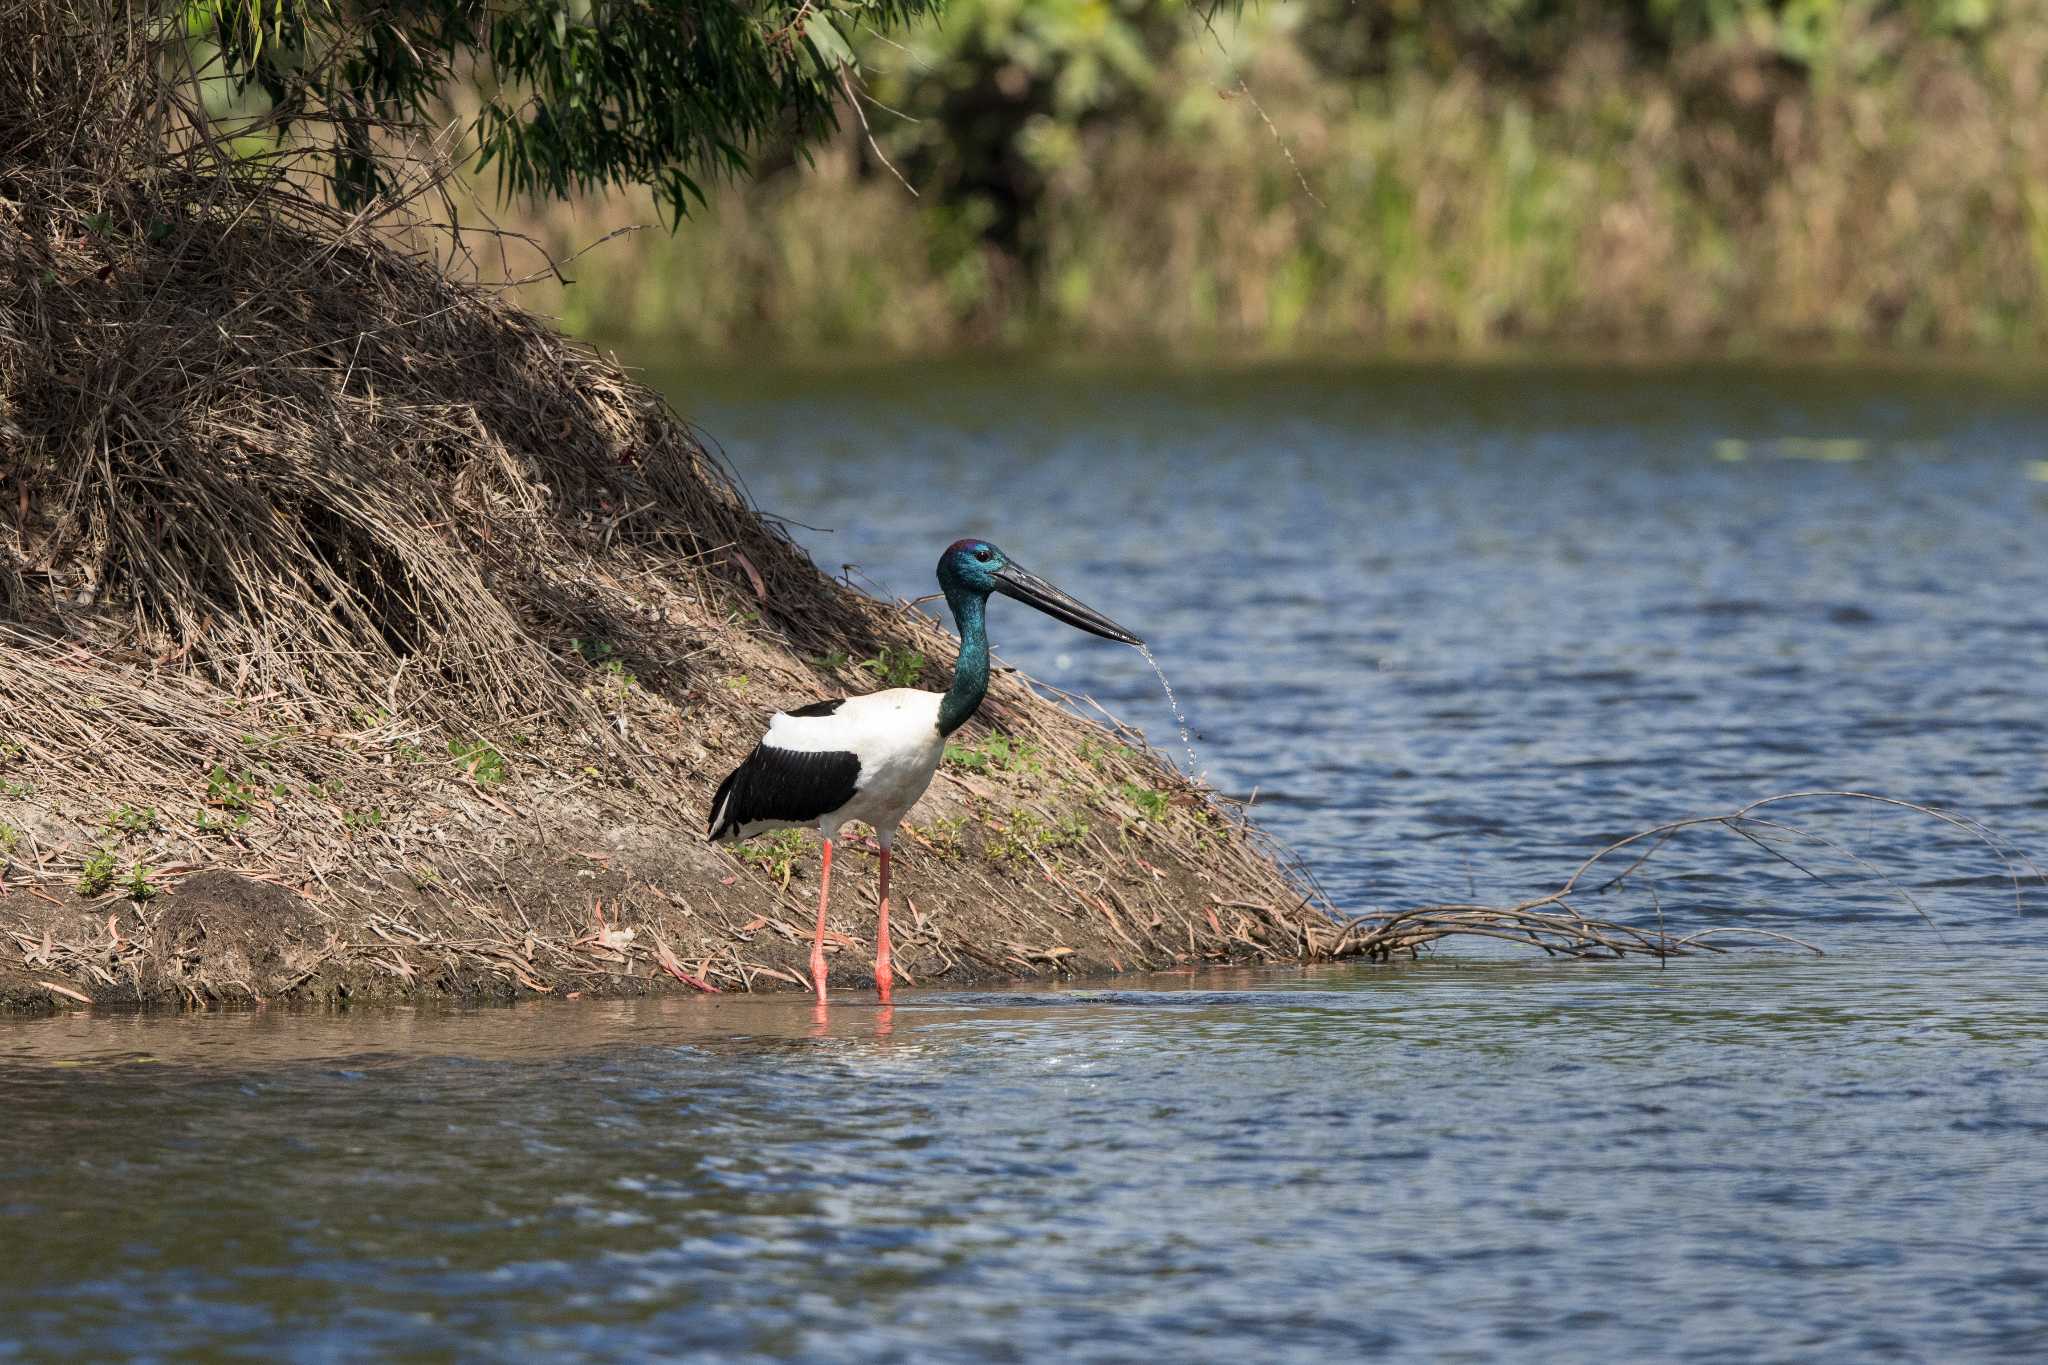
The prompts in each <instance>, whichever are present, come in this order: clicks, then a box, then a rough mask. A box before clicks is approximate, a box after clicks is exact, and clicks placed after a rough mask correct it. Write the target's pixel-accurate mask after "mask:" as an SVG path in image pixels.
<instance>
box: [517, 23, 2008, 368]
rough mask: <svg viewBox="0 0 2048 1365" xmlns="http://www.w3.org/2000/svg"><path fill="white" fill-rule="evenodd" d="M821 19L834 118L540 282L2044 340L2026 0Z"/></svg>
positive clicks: (607, 301)
mask: <svg viewBox="0 0 2048 1365" xmlns="http://www.w3.org/2000/svg"><path fill="white" fill-rule="evenodd" d="M845 27H847V29H848V31H849V33H850V34H851V35H852V41H853V42H854V43H855V45H856V47H857V56H858V60H859V63H860V69H861V70H862V72H863V74H864V93H863V95H862V97H861V99H860V105H859V108H858V110H854V109H851V108H843V109H842V116H841V119H840V127H839V131H838V132H837V134H836V135H833V136H832V137H831V138H829V139H828V140H827V141H825V142H824V143H823V144H821V145H817V146H814V147H813V148H812V149H811V150H810V152H809V153H808V154H807V155H806V154H802V153H799V152H797V151H795V150H794V149H781V150H778V149H777V148H775V147H774V146H773V145H770V146H768V147H766V148H765V149H763V150H762V151H761V152H760V153H759V154H758V155H757V157H756V159H755V167H754V169H755V174H754V175H753V176H752V177H750V178H748V179H746V180H744V181H740V182H735V183H732V184H727V185H724V186H721V187H718V188H715V189H712V190H711V191H710V192H709V197H708V201H707V202H705V203H704V204H702V205H701V206H699V207H697V208H696V209H695V210H694V212H693V216H692V217H691V218H690V220H689V221H687V222H685V223H684V224H683V225H682V227H681V228H680V230H679V231H677V232H675V233H674V234H673V235H671V234H670V233H669V232H668V231H667V230H666V228H665V227H659V226H657V227H655V228H654V229H653V230H650V231H644V232H639V233H634V234H631V235H629V236H626V237H624V238H621V239H618V240H614V241H611V242H608V243H606V244H604V245H603V246H602V247H600V248H598V249H597V250H596V251H595V252H593V253H592V254H590V255H586V256H584V257H583V258H581V259H580V260H579V261H577V262H575V263H574V264H573V265H572V266H570V267H569V268H568V269H567V272H566V273H568V274H569V275H570V276H571V277H572V278H573V280H574V283H573V284H571V285H569V286H567V287H563V286H562V285H560V284H558V283H556V282H554V281H552V280H549V281H546V282H543V283H539V284H534V285H530V286H527V287H525V290H524V292H525V295H526V298H527V301H528V302H530V303H531V304H533V305H535V306H538V307H540V308H542V309H544V310H547V311H551V312H554V313H557V314H559V315H560V316H562V317H563V319H564V320H565V322H566V323H567V324H568V325H569V326H570V327H571V328H573V329H575V330H579V331H582V332H585V333H588V334H593V335H598V336H603V337H608V338H614V339H637V338H662V339H665V340H667V341H668V342H671V343H673V344H676V345H681V346H687V347H700V348H728V347H742V346H744V347H751V348H760V347H773V348H781V349H788V350H796V351H830V350H836V349H839V348H844V347H859V348H863V349H874V348H889V349H897V350H905V351H934V350H943V349H948V348H954V347H960V346H967V345H1001V346H1065V345H1085V346H1092V347H1103V348H1124V347H1148V346H1157V345H1162V344H1164V345H1169V346H1172V347H1175V348H1184V349H1190V350H1204V349H1212V350H1227V351H1231V352H1245V351H1255V352H1260V353H1288V352H1300V351H1320V350H1333V349H1342V350H1372V349H1388V348H1397V347H1406V348H1429V349H1485V348H1497V347H1514V346H1517V345H1527V344H1534V343H1538V342H1541V343H1543V344H1546V345H1548V344H1556V343H1560V342H1562V343H1570V344H1574V345H1580V346H1584V347H1587V348H1603V349H1682V350H1729V349H1733V350H1751V349H1762V348H1786V347H1805V348H1811V347H1822V348H1829V349H1842V348H1872V347H1882V348H1902V349H1921V348H1943V349H1974V350H1982V349H1987V348H1990V349H2030V348H2034V347H2038V346H2039V345H2041V344H2042V343H2043V341H2044V340H2048V116H2044V113H2043V101H2042V83H2043V79H2044V76H2048V0H2005V3H1993V0H1439V2H1434V3H1423V0H1268V3H1264V4H1253V5H1246V6H1244V7H1243V8H1242V9H1240V10H1236V11H1234V12H1233V10H1232V9H1231V8H1230V7H1228V6H1226V7H1224V8H1223V9H1221V10H1218V11H1214V12H1211V11H1210V10H1209V8H1208V7H1207V6H1196V5H1190V4H1187V3H1183V2H1181V0H951V3H950V4H947V5H946V6H945V7H944V14H943V16H942V18H940V19H939V20H938V21H936V22H934V21H932V20H929V19H927V20H922V21H919V22H915V23H912V24H910V25H909V26H908V27H895V28H890V29H888V31H886V32H884V31H882V29H881V28H878V27H875V26H869V25H866V24H855V25H848V26H845ZM913 190H914V191H915V193H913V192H912V191H913ZM511 214H512V225H514V226H518V227H520V228H522V229H524V230H526V231H528V232H531V233H532V234H533V235H534V236H535V237H536V238H537V239H538V240H540V241H542V242H544V243H545V244H546V245H547V247H548V249H549V250H550V251H551V252H553V253H555V254H556V255H558V256H567V255H568V254H569V253H571V252H573V251H575V250H576V249H578V248H579V247H582V246H585V245H587V244H588V243H589V242H591V241H592V240H594V239H595V238H597V237H599V236H601V235H603V234H604V233H606V232H608V231H610V230H612V229H614V228H617V227H620V226H623V225H626V224H629V223H633V222H644V223H650V224H653V223H658V221H659V219H660V215H659V213H658V212H657V210H656V207H655V206H654V204H653V203H652V201H651V200H650V199H649V198H648V197H647V195H646V194H645V192H644V191H643V192H632V191H627V192H620V193H615V194H613V195H610V196H606V197H590V196H586V197H582V198H572V199H571V200H569V201H568V202H567V203H550V204H536V205H529V206H525V207H518V206H515V207H514V208H512V210H511Z"/></svg>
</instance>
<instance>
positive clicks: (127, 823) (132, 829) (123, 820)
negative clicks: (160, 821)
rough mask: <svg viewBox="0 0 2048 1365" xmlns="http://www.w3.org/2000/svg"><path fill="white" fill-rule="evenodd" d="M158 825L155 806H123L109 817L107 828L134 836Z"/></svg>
mask: <svg viewBox="0 0 2048 1365" xmlns="http://www.w3.org/2000/svg"><path fill="white" fill-rule="evenodd" d="M156 825H157V820H156V807H155V806H123V807H121V808H120V809H119V810H117V811H115V812H114V813H113V814H112V815H110V816H108V817H107V828H108V829H109V830H112V831H114V832H115V833H118V834H125V835H127V836H129V837H130V838H133V837H134V836H136V835H139V834H147V833H149V832H150V831H151V830H153V829H155V828H156Z"/></svg>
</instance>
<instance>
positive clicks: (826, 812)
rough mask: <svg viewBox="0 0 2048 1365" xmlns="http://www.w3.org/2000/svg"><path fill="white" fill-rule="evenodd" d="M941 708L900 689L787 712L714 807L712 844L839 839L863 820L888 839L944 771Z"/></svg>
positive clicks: (927, 695)
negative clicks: (796, 834) (799, 833)
mask: <svg viewBox="0 0 2048 1365" xmlns="http://www.w3.org/2000/svg"><path fill="white" fill-rule="evenodd" d="M941 700H942V697H941V695H940V694H939V693H937V692H925V691H921V690H919V689H917V688H911V687H892V688H890V689H888V690H887V691H883V692H871V693H869V694H868V695H866V696H861V697H847V698H845V699H844V700H841V701H829V702H819V703H816V704H814V705H812V706H804V707H798V708H797V709H796V710H794V711H778V712H777V713H776V714H775V715H774V716H773V717H771V718H770V720H769V722H768V732H767V733H766V734H765V735H763V736H762V737H761V742H760V743H759V744H758V745H757V746H755V749H754V751H753V753H752V754H750V755H748V757H747V760H746V762H745V763H743V764H741V765H740V766H739V768H737V769H735V770H734V772H733V774H732V776H731V777H729V778H727V779H726V783H725V785H724V786H723V787H721V788H720V789H719V793H718V796H717V797H716V798H715V799H714V800H713V803H712V811H711V831H712V833H711V837H712V838H714V839H746V838H751V837H752V836H754V835H756V834H760V833H763V832H765V831H767V830H774V829H791V828H798V827H811V828H816V829H818V830H820V831H822V832H823V834H824V835H825V837H826V838H828V839H829V838H835V837H837V835H838V833H839V829H840V827H841V826H843V825H845V824H847V823H848V822H850V821H854V820H859V821H862V822H864V823H866V824H868V825H870V826H872V827H873V828H874V830H875V832H876V834H878V835H880V836H882V837H884V838H887V837H888V836H890V835H892V834H893V833H894V832H895V829H896V824H897V822H898V821H899V820H901V819H902V818H903V817H904V816H905V815H907V814H909V812H910V808H911V807H912V806H915V805H916V804H917V801H918V798H919V797H921V796H923V795H924V793H925V789H926V788H927V787H929V786H930V785H931V781H932V774H934V773H936V772H937V771H938V768H939V760H940V758H941V757H942V756H943V755H944V753H945V749H946V741H945V737H944V736H943V735H941V734H940V733H939V703H940V701H941Z"/></svg>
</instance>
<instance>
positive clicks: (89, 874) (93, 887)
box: [78, 848, 121, 896]
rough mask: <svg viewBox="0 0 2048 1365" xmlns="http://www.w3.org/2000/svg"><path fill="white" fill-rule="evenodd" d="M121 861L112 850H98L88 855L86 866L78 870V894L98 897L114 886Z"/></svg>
mask: <svg viewBox="0 0 2048 1365" xmlns="http://www.w3.org/2000/svg"><path fill="white" fill-rule="evenodd" d="M120 869H121V862H120V859H118V858H116V857H115V856H114V850H113V849H111V848H98V849H94V850H93V851H92V852H91V853H88V854H87V855H86V857H85V865H84V866H83V867H81V868H80V869H79V870H78V894H79V895H81V896H97V895H99V894H101V893H102V892H104V891H105V890H106V889H107V888H108V887H110V886H112V885H113V884H114V874H115V873H117V872H118V871H120Z"/></svg>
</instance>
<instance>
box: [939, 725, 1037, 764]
mask: <svg viewBox="0 0 2048 1365" xmlns="http://www.w3.org/2000/svg"><path fill="white" fill-rule="evenodd" d="M1039 754H1040V750H1039V747H1038V746H1037V745H1036V744H1034V743H1032V742H1031V741H1030V740H1028V739H1011V738H1010V737H1009V736H1008V735H1005V734H994V735H990V736H989V737H988V738H987V739H985V740H983V741H982V742H981V743H979V744H948V745H947V746H946V762H948V763H950V764H952V765H953V766H954V767H956V768H965V769H967V770H968V771H969V772H977V773H978V772H1006V773H1035V772H1039V771H1040V770H1042V769H1043V768H1044V767H1045V763H1044V761H1043V760H1042V759H1041V758H1040V757H1039Z"/></svg>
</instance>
